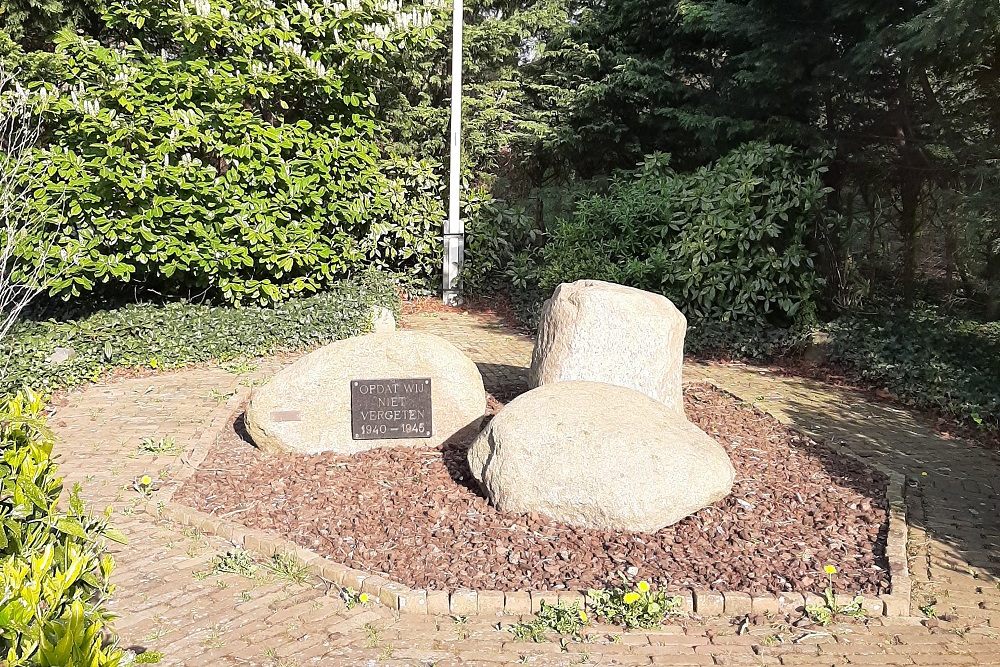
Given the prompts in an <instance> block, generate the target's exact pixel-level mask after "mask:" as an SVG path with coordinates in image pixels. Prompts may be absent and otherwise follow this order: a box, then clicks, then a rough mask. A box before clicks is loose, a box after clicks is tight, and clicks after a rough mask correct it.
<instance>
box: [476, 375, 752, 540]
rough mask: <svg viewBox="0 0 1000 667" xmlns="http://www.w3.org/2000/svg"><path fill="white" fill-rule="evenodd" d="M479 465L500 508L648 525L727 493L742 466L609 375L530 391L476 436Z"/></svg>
mask: <svg viewBox="0 0 1000 667" xmlns="http://www.w3.org/2000/svg"><path fill="white" fill-rule="evenodd" d="M469 468H470V469H471V470H472V475H473V477H475V478H476V480H478V481H479V483H480V485H481V486H482V488H483V489H484V490H485V491H486V494H487V495H488V496H489V498H490V501H491V502H492V503H493V504H494V505H495V506H496V507H497V508H498V509H501V510H505V511H510V512H537V513H539V514H544V515H546V516H548V517H550V518H552V519H555V520H556V521H562V522H564V523H569V524H573V525H578V526H585V527H588V528H599V529H608V530H632V531H643V532H656V531H657V530H659V529H661V528H663V527H664V526H668V525H670V524H672V523H675V522H676V521H679V520H681V519H683V518H684V517H686V516H687V515H689V514H691V513H692V512H696V511H698V510H699V509H701V508H703V507H706V506H707V505H711V504H712V503H714V502H716V501H717V500H720V499H722V498H724V497H725V496H726V495H727V494H729V492H730V491H731V489H732V486H733V479H734V477H735V474H736V473H735V471H734V470H733V465H732V463H731V462H730V460H729V455H728V454H726V450H724V449H723V448H722V446H721V445H719V444H718V443H717V442H715V441H714V440H713V439H712V438H711V437H709V435H708V434H706V433H705V432H704V431H702V430H701V429H699V428H698V427H697V426H695V425H694V424H692V423H691V422H689V421H688V420H687V419H686V418H685V417H684V416H683V415H680V414H677V412H675V411H674V410H671V409H669V408H667V407H666V406H664V405H663V404H662V403H660V402H659V401H655V400H653V399H652V398H650V397H648V396H646V395H645V394H642V393H639V392H637V391H635V390H633V389H627V388H625V387H618V386H615V385H610V384H604V383H600V382H555V383H552V384H546V385H544V386H541V387H539V388H537V389H532V390H531V391H529V392H527V393H525V394H521V395H520V396H518V397H517V398H515V399H514V400H513V401H511V402H510V403H509V404H507V406H506V407H505V408H504V409H503V410H501V411H500V412H499V413H498V414H497V415H496V416H495V417H494V418H493V420H492V421H491V422H490V423H489V424H488V425H487V426H486V428H485V429H484V430H483V432H482V433H481V434H479V437H477V438H476V439H475V440H474V441H473V443H472V446H471V447H470V448H469Z"/></svg>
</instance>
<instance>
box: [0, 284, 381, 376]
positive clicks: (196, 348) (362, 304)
mask: <svg viewBox="0 0 1000 667" xmlns="http://www.w3.org/2000/svg"><path fill="white" fill-rule="evenodd" d="M373 306H384V307H387V308H390V309H391V310H393V311H396V312H397V313H398V309H399V299H398V297H397V295H396V292H395V288H394V287H393V285H392V283H391V281H390V280H389V279H388V278H386V277H384V276H382V275H380V274H375V273H369V274H364V275H363V276H360V277H358V278H357V279H354V280H345V281H340V282H337V283H335V284H334V285H332V286H331V287H330V289H328V290H326V291H324V292H323V293H321V294H316V295H312V296H309V297H302V298H298V299H290V300H288V301H285V302H283V303H280V304H277V305H275V306H271V307H264V306H245V307H242V308H233V307H229V306H208V305H198V304H194V303H187V302H180V303H169V304H166V305H156V304H140V305H129V306H125V307H122V308H113V309H109V310H102V311H98V312H95V313H93V314H85V315H83V316H80V317H77V318H67V319H61V320H58V319H54V318H53V319H44V320H26V321H24V322H21V323H19V324H18V325H16V326H15V327H14V329H12V330H11V332H10V334H9V335H8V336H7V337H6V338H4V339H3V340H0V359H2V360H3V361H4V362H5V364H4V365H0V367H2V368H3V370H2V371H0V392H7V393H10V392H14V391H16V390H18V389H19V388H21V387H23V386H31V387H33V388H35V389H36V390H38V391H43V392H48V391H52V390H54V389H57V388H60V387H66V386H71V385H75V384H79V383H81V382H87V381H92V380H94V379H96V378H98V377H99V376H101V375H102V374H104V373H106V372H108V371H110V370H113V369H116V368H145V369H163V368H175V367H178V366H183V365H185V364H190V363H196V362H203V361H208V360H220V361H226V360H232V359H242V358H247V357H254V356H259V355H263V354H268V353H271V352H274V351H277V350H281V349H304V348H309V347H313V346H316V345H320V344H323V343H327V342H330V341H332V340H337V339H339V338H344V337H347V336H351V335H354V334H357V333H361V332H364V331H367V330H368V327H369V326H370V314H371V308H372V307H373ZM57 348H65V349H68V350H72V356H71V357H70V358H69V359H66V360H64V361H61V362H59V363H55V362H53V361H50V359H51V357H52V354H53V352H54V351H55V350H56V349H57Z"/></svg>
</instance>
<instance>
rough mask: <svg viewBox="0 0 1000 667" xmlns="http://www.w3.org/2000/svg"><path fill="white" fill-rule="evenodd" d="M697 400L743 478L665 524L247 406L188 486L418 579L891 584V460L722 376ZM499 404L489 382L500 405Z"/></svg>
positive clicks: (795, 586) (295, 536)
mask: <svg viewBox="0 0 1000 667" xmlns="http://www.w3.org/2000/svg"><path fill="white" fill-rule="evenodd" d="M684 403H685V410H686V412H687V415H688V418H689V419H691V421H693V422H694V423H695V424H697V425H698V426H700V427H701V428H702V429H703V430H705V431H706V432H707V433H708V434H709V435H711V436H712V437H714V438H715V439H716V440H717V441H718V442H719V443H720V444H721V445H722V446H723V447H725V448H726V450H727V451H728V452H729V455H730V457H731V458H732V461H733V465H734V466H735V468H736V472H737V476H736V483H735V485H734V487H733V493H732V494H731V495H730V496H728V497H727V498H725V499H723V500H722V501H720V502H718V503H716V504H715V505H714V506H712V507H708V508H705V509H703V510H701V511H699V512H697V513H696V514H694V515H692V516H689V517H687V518H685V519H683V520H682V521H680V522H679V523H677V524H674V525H673V526H669V527H667V528H665V529H663V530H661V531H659V532H657V533H655V534H640V533H628V532H611V531H598V530H587V529H582V528H576V527H572V526H566V525H562V524H558V523H556V522H553V521H550V520H548V519H546V518H545V517H542V516H536V515H532V514H527V515H524V514H512V513H503V512H498V511H497V510H495V509H493V508H492V507H491V506H490V505H489V503H488V502H487V501H486V499H485V498H484V497H483V496H482V495H481V493H480V492H479V490H478V489H477V488H476V486H475V483H474V481H473V480H472V476H471V474H470V472H469V469H468V465H467V463H466V460H465V452H466V449H467V447H468V443H467V442H465V443H457V444H450V445H446V446H445V447H444V448H443V450H442V449H430V450H428V449H409V448H383V449H377V450H370V451H367V452H363V453H360V454H356V455H354V456H350V457H345V456H336V455H332V454H321V455H315V456H305V455H292V454H287V455H280V456H275V455H263V454H261V453H260V452H259V451H258V450H257V449H255V448H254V447H253V446H252V445H250V444H248V443H247V442H246V440H245V439H244V436H243V435H242V429H241V420H240V419H237V421H236V423H235V424H233V425H232V427H231V428H228V429H227V430H226V432H225V435H224V437H222V438H220V440H219V442H218V443H217V444H216V445H215V446H214V448H213V449H212V451H211V452H210V453H209V455H208V457H207V458H206V460H205V461H204V463H203V464H202V466H201V467H200V469H199V471H198V472H197V473H196V474H195V475H193V476H192V477H191V478H189V479H188V481H187V482H186V483H185V485H184V486H183V487H182V488H181V490H180V491H179V492H178V493H177V495H176V497H175V500H176V501H178V502H181V503H184V504H187V505H188V506H191V507H194V508H196V509H199V510H202V511H206V512H210V513H213V514H216V515H226V516H227V518H229V519H230V520H234V521H239V522H241V523H243V524H244V525H246V526H249V527H252V528H261V529H266V530H270V531H274V532H277V533H280V534H282V535H284V536H285V537H287V538H289V539H291V540H293V541H294V542H296V543H298V544H301V545H303V546H306V547H308V548H311V549H313V550H315V551H317V552H319V553H321V554H323V555H325V556H327V557H329V558H332V559H334V560H336V561H338V562H341V563H344V564H345V565H348V566H350V567H354V568H357V569H361V570H365V571H368V572H373V573H383V574H384V575H386V576H388V577H389V578H391V579H394V580H396V581H399V582H401V583H404V584H407V585H409V586H412V587H419V588H432V589H455V588H459V587H467V588H475V589H480V590H542V589H557V590H558V589H564V588H565V589H571V590H573V589H586V588H599V587H603V586H608V585H613V584H616V583H619V582H620V581H621V576H622V574H623V573H626V572H632V573H634V572H636V569H637V571H638V575H637V576H638V577H639V578H645V579H647V580H649V581H650V582H651V583H656V584H658V585H660V586H662V587H665V588H666V589H668V590H676V589H679V588H684V587H695V588H712V589H716V590H739V591H747V592H753V593H765V592H779V591H790V590H795V591H808V590H812V591H816V592H820V591H822V589H823V588H824V587H825V586H826V585H827V580H826V575H825V574H824V573H823V566H824V565H827V564H832V565H834V566H836V568H837V574H836V575H835V576H834V585H835V587H836V589H837V591H838V592H852V593H853V592H863V593H882V592H886V591H887V589H888V573H887V566H886V561H885V556H884V553H885V533H886V530H887V525H888V512H887V503H886V500H885V494H886V485H887V480H886V479H885V477H884V476H883V475H882V474H881V473H878V472H875V471H873V470H870V469H868V468H867V467H866V466H864V465H863V464H861V463H858V462H857V461H855V460H853V459H850V458H846V457H841V456H838V455H836V454H834V453H832V452H831V451H830V450H828V449H826V448H825V447H822V446H820V445H817V444H816V443H814V442H812V441H811V440H809V439H808V438H806V437H804V436H802V435H799V434H798V433H797V432H795V431H793V430H791V429H789V428H787V427H785V426H782V425H781V424H780V423H779V422H777V420H775V419H774V418H772V417H771V416H769V415H767V414H765V413H763V412H761V411H759V410H756V409H755V408H753V407H751V406H749V405H747V404H746V403H743V402H742V401H740V400H739V399H736V398H735V397H733V396H731V395H729V394H727V393H724V392H722V391H720V390H718V389H716V388H715V387H712V386H710V385H700V384H699V385H690V386H687V387H685V391H684ZM499 409H502V406H501V405H500V404H499V403H498V402H497V401H496V400H495V399H492V398H491V400H490V410H491V411H496V410H499ZM628 483H629V480H608V484H628ZM631 568H636V569H631Z"/></svg>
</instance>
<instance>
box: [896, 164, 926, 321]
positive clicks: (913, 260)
mask: <svg viewBox="0 0 1000 667" xmlns="http://www.w3.org/2000/svg"><path fill="white" fill-rule="evenodd" d="M901 180H902V183H901V184H900V213H899V235H900V237H901V240H902V242H903V274H902V280H903V297H904V298H905V299H906V301H907V303H909V302H911V301H913V295H914V291H915V288H916V280H917V226H918V225H917V213H918V209H919V207H920V187H921V179H920V177H919V175H918V174H917V173H916V172H914V171H913V170H910V169H907V168H906V167H904V168H903V169H902V170H901Z"/></svg>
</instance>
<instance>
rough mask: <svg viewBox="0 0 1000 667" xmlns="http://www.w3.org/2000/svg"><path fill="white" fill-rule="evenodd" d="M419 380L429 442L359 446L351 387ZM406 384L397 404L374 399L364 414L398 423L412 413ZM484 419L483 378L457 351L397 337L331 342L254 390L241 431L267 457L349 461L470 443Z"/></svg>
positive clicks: (423, 338)
mask: <svg viewBox="0 0 1000 667" xmlns="http://www.w3.org/2000/svg"><path fill="white" fill-rule="evenodd" d="M417 378H420V379H429V380H430V383H429V385H430V415H429V422H430V428H429V429H428V431H429V432H430V436H429V437H401V438H388V437H386V438H372V439H358V438H357V437H356V435H357V434H356V433H355V432H354V431H355V430H356V429H353V428H352V392H351V385H352V383H355V382H360V381H363V380H365V381H381V380H395V379H398V380H403V381H405V380H407V379H410V380H413V379H417ZM411 385H413V383H412V382H410V383H406V382H400V383H398V391H400V392H403V393H400V394H398V395H399V398H394V396H393V395H391V394H392V392H391V391H390V395H384V396H379V397H378V398H372V399H371V400H372V401H375V400H381V403H379V404H375V405H374V406H373V405H369V406H368V409H377V410H380V411H381V414H382V415H386V414H387V413H391V414H394V415H396V417H398V416H399V415H400V414H402V413H400V412H399V410H409V409H411V408H413V407H414V405H413V404H412V403H409V401H410V400H412V399H411V398H409V397H407V396H406V395H405V387H407V386H411ZM388 386H389V388H390V389H392V386H391V385H388ZM382 404H384V407H378V406H379V405H382ZM356 407H357V406H356ZM357 412H358V413H359V414H361V410H360V409H359V410H357ZM425 412H426V411H425ZM485 412H486V390H485V389H484V388H483V377H482V375H480V373H479V369H478V368H476V365H475V364H474V363H473V362H472V361H471V360H470V359H469V358H468V357H467V356H465V354H463V353H462V351H461V350H459V349H458V348H457V347H455V346H454V345H452V344H451V343H449V342H448V341H446V340H444V339H443V338H441V337H439V336H435V335H433V334H429V333H424V332H419V331H394V332H388V333H372V334H368V335H364V336H357V337H354V338H347V339H344V340H339V341H335V342H333V343H330V344H329V345H326V346H324V347H321V348H320V349H318V350H315V351H313V352H310V353H309V354H307V355H305V356H303V357H302V358H300V359H299V360H298V361H296V362H295V363H293V364H291V365H289V366H287V367H285V368H284V369H282V370H281V371H279V372H278V373H276V374H275V375H274V377H272V378H271V379H270V380H269V381H268V382H267V383H266V384H264V385H262V386H260V387H257V388H256V389H255V390H254V392H253V394H252V396H251V398H250V404H249V405H248V406H247V411H246V425H247V432H248V433H249V434H250V437H251V438H252V439H253V442H254V444H256V445H257V446H258V447H259V448H260V449H262V450H264V451H268V452H296V453H301V454H317V453H320V452H337V453H341V454H353V453H356V452H360V451H364V450H367V449H372V448H374V447H385V446H395V447H399V446H409V447H436V446H438V445H440V444H442V443H443V442H445V441H447V440H449V439H451V438H455V437H462V438H467V437H471V436H472V435H474V434H475V433H477V432H478V430H479V428H480V426H481V424H482V418H483V415H484V414H485ZM411 414H416V413H411ZM422 414H423V413H422ZM394 418H395V417H394ZM421 418H422V417H421ZM409 432H413V431H412V430H410V431H409Z"/></svg>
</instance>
